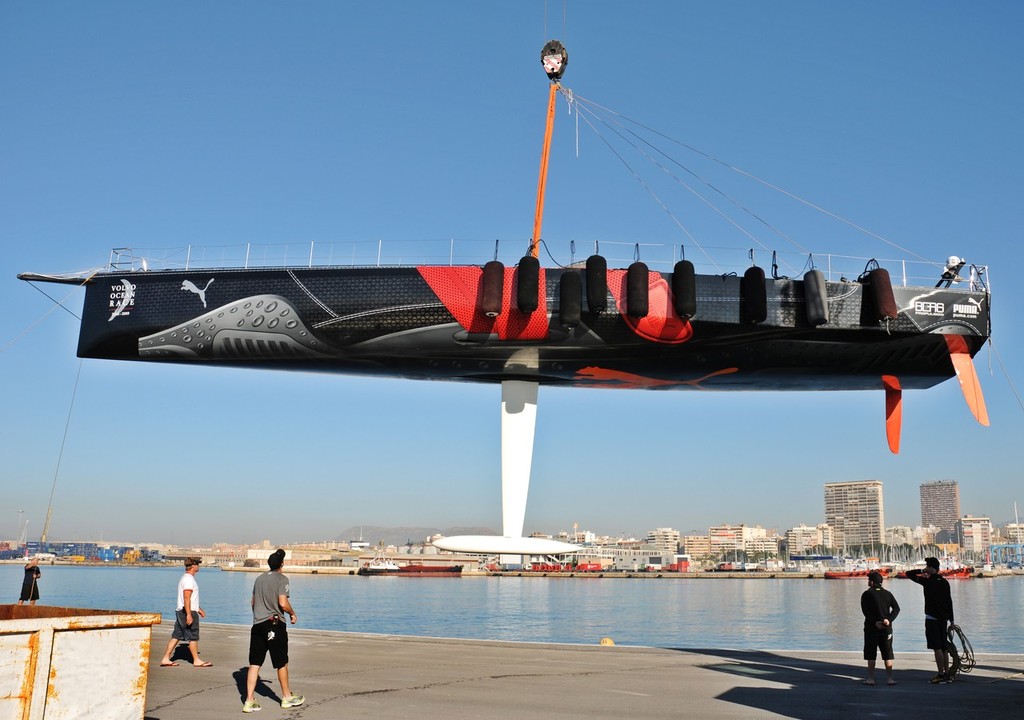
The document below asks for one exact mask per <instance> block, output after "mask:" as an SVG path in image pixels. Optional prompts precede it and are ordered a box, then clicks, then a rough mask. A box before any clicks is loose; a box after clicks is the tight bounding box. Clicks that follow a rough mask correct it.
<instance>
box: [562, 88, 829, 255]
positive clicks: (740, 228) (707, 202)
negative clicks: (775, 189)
mask: <svg viewBox="0 0 1024 720" xmlns="http://www.w3.org/2000/svg"><path fill="white" fill-rule="evenodd" d="M577 110H578V112H582V111H583V110H586V111H587V112H593V111H592V110H590V109H589V108H585V107H582V106H581V107H579V108H577ZM595 117H597V118H598V119H599V120H600V121H601V122H602V123H603V124H604V125H605V126H606V127H608V128H609V129H611V131H612V132H614V133H615V134H616V135H618V136H619V137H620V138H621V139H622V141H623V142H625V143H626V144H627V145H629V146H630V147H632V148H633V149H634V150H636V151H637V152H638V153H640V154H641V155H642V156H643V157H645V158H647V159H648V160H649V161H650V162H651V163H652V164H653V165H655V166H656V167H657V168H659V169H660V170H662V171H663V172H664V173H665V174H666V175H668V176H669V177H670V178H672V179H673V180H675V181H676V182H677V183H679V184H680V185H682V186H683V187H684V188H686V189H687V191H689V192H690V193H691V194H693V195H694V196H696V197H697V198H699V199H700V200H701V202H703V203H704V204H705V205H707V206H708V207H709V208H711V209H712V210H713V211H714V212H715V213H717V214H718V215H719V216H720V217H721V218H722V219H723V220H725V221H726V222H727V223H729V224H730V225H732V226H733V227H735V228H736V229H737V230H738V231H739V232H740V233H742V234H743V235H746V236H747V238H749V239H750V240H751V241H752V242H753V243H755V244H756V245H758V246H759V247H760V248H761V249H762V250H764V251H765V252H770V250H771V248H769V247H768V246H767V245H765V244H764V243H763V242H761V240H759V239H758V238H757V237H755V236H754V235H753V234H751V233H750V232H749V231H748V230H747V229H746V228H744V227H743V226H742V225H740V224H739V223H738V222H736V221H735V220H734V219H732V218H731V217H729V215H728V214H726V213H725V212H724V211H723V210H722V209H721V208H719V207H718V206H716V205H715V204H714V203H713V202H711V201H710V200H708V199H707V198H706V197H705V196H704V195H702V194H701V193H700V192H698V191H697V190H696V189H695V188H693V187H691V186H690V185H689V184H688V183H686V182H685V181H684V180H682V179H681V178H679V177H678V176H677V175H675V174H673V173H672V171H671V170H669V169H668V168H667V167H665V166H664V165H663V164H661V163H660V162H658V161H657V160H656V159H654V158H653V157H651V156H650V155H649V154H647V153H646V152H644V151H643V149H641V148H639V147H637V146H636V145H635V144H634V143H632V142H630V141H629V140H627V139H626V138H625V137H623V136H622V133H620V132H619V131H617V130H616V129H615V128H614V127H612V126H611V125H609V123H608V122H607V121H606V120H605V119H604V118H601V117H600V116H597V115H595ZM620 127H621V125H620ZM623 130H625V131H626V132H630V131H629V130H628V129H626V128H623ZM630 134H631V135H633V136H634V137H636V138H637V139H638V140H639V141H641V142H643V143H644V144H646V145H648V146H649V147H651V148H652V149H653V150H655V151H656V152H658V153H659V154H661V155H663V156H664V157H666V158H668V159H669V160H670V161H672V162H673V163H675V164H676V165H678V166H679V167H680V168H682V169H683V170H685V171H686V172H687V173H689V174H690V175H692V176H693V177H695V178H697V179H698V180H700V181H701V182H702V183H704V185H706V186H707V187H709V188H711V189H712V190H715V191H716V192H718V193H719V194H720V195H722V196H723V197H725V198H726V199H727V200H728V199H729V198H728V196H726V195H724V193H722V192H721V191H719V190H718V189H717V188H715V187H714V186H713V185H712V184H710V183H708V182H706V181H705V180H704V179H703V178H701V177H700V176H699V175H697V174H696V173H694V172H692V171H691V170H690V169H689V168H687V167H686V166H684V165H682V164H680V163H678V162H676V161H675V160H673V159H672V158H671V157H669V156H668V155H666V154H665V153H664V152H662V151H661V150H660V149H659V148H657V147H655V146H653V145H651V144H650V143H648V142H647V141H646V140H645V139H644V138H642V137H640V136H639V135H636V134H635V133H631V132H630ZM734 204H736V203H734ZM737 206H738V207H739V205H738V204H737ZM751 214H752V213H751ZM755 217H756V216H755ZM765 224H767V223H765ZM768 227H769V229H771V226H770V225H769V226H768ZM779 234H780V235H782V236H783V237H784V238H785V237H786V236H785V234H783V233H779ZM786 239H789V238H786ZM790 242H791V243H792V244H793V245H794V246H795V247H796V248H798V249H799V250H800V251H801V252H802V253H804V254H809V253H808V251H807V250H805V249H804V248H802V247H801V246H800V245H799V244H798V243H796V242H795V241H793V240H790ZM783 264H785V265H786V267H787V268H789V269H790V270H791V271H793V272H796V269H795V268H794V267H792V266H791V265H790V264H789V263H788V262H786V261H785V260H783Z"/></svg>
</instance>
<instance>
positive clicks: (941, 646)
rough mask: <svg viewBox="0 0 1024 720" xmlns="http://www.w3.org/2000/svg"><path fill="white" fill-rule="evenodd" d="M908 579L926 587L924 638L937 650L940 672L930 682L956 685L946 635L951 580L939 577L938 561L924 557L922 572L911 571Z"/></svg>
mask: <svg viewBox="0 0 1024 720" xmlns="http://www.w3.org/2000/svg"><path fill="white" fill-rule="evenodd" d="M907 577H908V578H910V579H911V580H913V581H914V582H916V583H917V584H919V585H921V587H922V588H924V636H925V640H927V642H928V649H930V650H933V651H935V667H936V669H937V670H938V672H937V673H936V674H935V676H934V677H933V678H932V679H931V680H930V681H929V682H931V683H932V684H933V685H938V684H939V683H951V682H953V674H952V673H951V672H950V670H949V651H948V650H947V649H946V648H947V633H948V630H949V628H951V627H953V597H952V596H951V595H950V592H949V581H948V580H946V578H944V577H942V575H940V574H939V560H938V558H933V557H930V558H925V559H924V569H923V570H908V571H907Z"/></svg>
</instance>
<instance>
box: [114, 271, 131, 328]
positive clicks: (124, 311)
mask: <svg viewBox="0 0 1024 720" xmlns="http://www.w3.org/2000/svg"><path fill="white" fill-rule="evenodd" d="M108 302H109V304H108V307H109V308H110V309H111V313H110V317H109V318H107V322H110V321H111V320H113V319H114V318H117V317H127V316H128V315H131V314H132V310H134V309H135V286H134V285H132V284H131V283H130V282H128V281H127V280H125V279H124V278H121V284H120V285H111V286H110V297H109V301H108Z"/></svg>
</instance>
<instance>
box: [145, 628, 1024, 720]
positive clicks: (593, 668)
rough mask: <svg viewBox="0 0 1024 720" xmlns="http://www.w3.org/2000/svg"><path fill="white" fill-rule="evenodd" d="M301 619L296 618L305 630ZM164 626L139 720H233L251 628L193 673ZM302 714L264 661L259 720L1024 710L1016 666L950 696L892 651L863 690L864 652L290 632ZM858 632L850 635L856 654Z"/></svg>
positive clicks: (218, 633) (206, 633)
mask: <svg viewBox="0 0 1024 720" xmlns="http://www.w3.org/2000/svg"><path fill="white" fill-rule="evenodd" d="M300 621H301V618H300ZM170 630H171V628H170V627H169V626H168V625H166V624H164V625H157V626H154V628H153V642H152V651H151V653H150V668H149V682H148V688H147V698H146V718H147V720H196V719H197V718H211V717H226V716H230V715H232V714H239V715H240V714H241V709H242V699H243V696H244V687H245V674H246V670H247V654H248V642H249V628H248V626H237V625H218V624H215V623H204V624H203V626H202V630H201V641H200V646H199V648H200V652H201V654H202V657H203V659H204V660H206V661H208V662H212V663H213V667H210V668H194V667H192V665H191V662H190V660H189V659H188V652H187V650H186V648H185V647H184V646H180V647H179V648H178V651H177V653H176V655H175V659H176V660H177V661H178V663H179V665H178V666H177V667H171V668H162V667H159V663H160V657H161V655H162V653H163V650H164V648H165V647H166V643H167V641H168V639H169V638H170ZM289 637H290V655H291V661H290V663H289V670H290V675H291V685H292V690H293V691H294V692H296V693H297V694H300V695H304V696H305V698H306V703H305V704H304V705H302V706H301V707H298V708H292V709H288V710H284V709H282V708H281V707H280V698H279V696H278V690H279V688H278V682H277V674H276V672H275V671H274V670H273V668H272V667H271V666H270V662H269V659H268V660H267V662H266V663H265V664H264V666H263V671H262V672H261V674H260V680H261V682H260V685H259V686H258V688H257V694H256V698H257V701H258V702H259V703H260V704H261V705H262V707H263V709H262V711H261V712H259V713H258V714H256V715H255V716H256V717H259V718H275V717H288V718H307V719H310V720H312V719H320V718H323V719H328V718H329V719H331V720H335V719H337V718H346V719H347V718H373V719H374V720H406V719H408V718H415V719H416V720H463V719H468V718H480V719H481V720H483V719H487V720H506V719H507V720H534V719H536V720H552V719H554V718H558V719H562V718H580V719H581V720H582V719H583V718H586V719H587V720H595V719H599V718H608V719H609V720H610V719H612V718H614V719H615V720H621V719H622V718H645V719H647V718H673V719H677V718H680V717H689V718H712V719H726V718H736V719H737V720H738V719H740V718H743V719H748V718H799V719H801V720H827V719H832V718H837V719H839V718H857V720H863V719H864V718H890V717H891V718H900V719H901V720H914V719H915V718H922V719H925V718H927V720H934V719H935V718H938V717H944V716H946V715H948V714H949V713H951V712H964V713H969V714H970V716H972V717H990V718H1007V717H1015V716H1017V714H1019V712H1020V707H1021V705H1022V704H1024V655H1016V654H1014V655H978V656H977V667H975V669H974V670H973V671H972V672H971V673H970V674H968V675H962V676H961V679H960V681H958V682H956V683H954V684H951V685H931V684H929V682H928V678H929V677H931V675H933V674H934V671H935V668H934V662H933V660H932V655H931V653H930V652H927V653H926V652H920V653H900V654H899V655H897V658H896V680H897V684H896V685H895V686H893V687H887V686H886V685H885V673H884V671H883V670H882V669H881V668H880V669H879V672H878V676H877V677H876V681H877V682H878V684H877V685H875V686H873V687H867V686H864V685H862V684H861V683H860V680H862V679H863V678H864V676H865V662H864V660H863V659H862V658H861V656H860V653H859V652H795V651H778V652H754V651H735V650H714V649H706V648H702V649H694V648H685V649H683V648H680V649H673V648H636V647H623V646H600V645H587V646H583V645H555V644H537V643H508V642H491V641H476V640H447V639H432V638H415V637H398V636H392V635H366V634H355V633H342V632H326V631H313V630H303V629H301V626H293V627H292V628H291V629H290V630H289ZM858 640H859V638H858V637H857V633H855V632H853V633H851V644H856V643H857V642H858Z"/></svg>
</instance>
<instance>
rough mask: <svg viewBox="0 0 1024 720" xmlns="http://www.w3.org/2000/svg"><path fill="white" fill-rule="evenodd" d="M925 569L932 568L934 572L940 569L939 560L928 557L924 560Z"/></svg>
mask: <svg viewBox="0 0 1024 720" xmlns="http://www.w3.org/2000/svg"><path fill="white" fill-rule="evenodd" d="M924 564H925V567H930V568H931V569H932V570H938V569H939V559H938V558H933V557H926V558H925V559H924Z"/></svg>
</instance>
